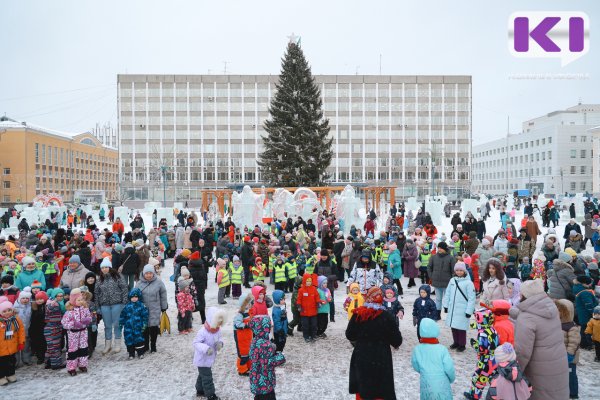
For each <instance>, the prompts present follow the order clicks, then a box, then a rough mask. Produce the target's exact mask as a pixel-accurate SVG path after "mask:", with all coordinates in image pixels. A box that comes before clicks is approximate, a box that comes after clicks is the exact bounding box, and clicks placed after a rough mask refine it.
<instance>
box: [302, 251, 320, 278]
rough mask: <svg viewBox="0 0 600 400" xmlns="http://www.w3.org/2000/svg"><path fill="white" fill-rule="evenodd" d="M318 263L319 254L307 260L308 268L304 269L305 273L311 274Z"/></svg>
mask: <svg viewBox="0 0 600 400" xmlns="http://www.w3.org/2000/svg"><path fill="white" fill-rule="evenodd" d="M316 265H317V256H312V257H311V258H309V259H308V261H307V262H306V268H305V269H304V273H305V274H311V275H312V273H313V272H314V271H315V267H316Z"/></svg>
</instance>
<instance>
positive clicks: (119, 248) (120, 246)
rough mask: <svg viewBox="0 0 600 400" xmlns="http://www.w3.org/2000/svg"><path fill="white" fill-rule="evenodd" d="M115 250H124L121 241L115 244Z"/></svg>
mask: <svg viewBox="0 0 600 400" xmlns="http://www.w3.org/2000/svg"><path fill="white" fill-rule="evenodd" d="M115 251H117V252H119V253H120V252H122V251H123V246H122V245H120V244H119V243H117V244H115Z"/></svg>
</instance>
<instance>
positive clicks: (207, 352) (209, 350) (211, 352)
mask: <svg viewBox="0 0 600 400" xmlns="http://www.w3.org/2000/svg"><path fill="white" fill-rule="evenodd" d="M213 354H215V351H214V350H213V349H212V347H209V348H208V350H206V355H207V356H212V355H213Z"/></svg>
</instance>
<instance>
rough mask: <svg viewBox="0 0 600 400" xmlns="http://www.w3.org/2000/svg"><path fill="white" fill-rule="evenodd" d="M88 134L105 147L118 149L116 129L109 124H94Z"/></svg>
mask: <svg viewBox="0 0 600 400" xmlns="http://www.w3.org/2000/svg"><path fill="white" fill-rule="evenodd" d="M90 133H91V134H92V135H94V136H95V137H96V139H98V140H99V141H100V143H102V144H103V145H104V146H106V147H110V148H113V149H116V148H117V147H119V142H118V136H117V128H116V127H114V126H113V125H112V124H111V123H110V122H107V123H105V124H104V125H100V124H96V126H95V127H94V129H92V130H91V132H90Z"/></svg>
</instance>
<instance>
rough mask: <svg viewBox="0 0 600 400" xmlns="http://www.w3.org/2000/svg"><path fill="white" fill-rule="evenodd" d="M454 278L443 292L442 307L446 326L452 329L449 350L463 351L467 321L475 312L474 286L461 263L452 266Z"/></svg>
mask: <svg viewBox="0 0 600 400" xmlns="http://www.w3.org/2000/svg"><path fill="white" fill-rule="evenodd" d="M454 274H455V275H456V276H455V277H454V278H452V279H450V282H449V283H448V287H447V288H446V291H445V292H444V298H443V299H442V306H443V307H444V312H445V313H446V314H447V315H446V326H449V327H450V328H452V338H453V343H452V345H451V346H450V348H451V349H456V351H458V352H463V351H465V348H466V345H467V329H469V319H470V318H471V315H473V311H474V310H475V286H474V285H473V282H471V280H470V279H469V278H468V276H467V267H466V266H465V264H464V263H463V262H457V263H456V264H454Z"/></svg>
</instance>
